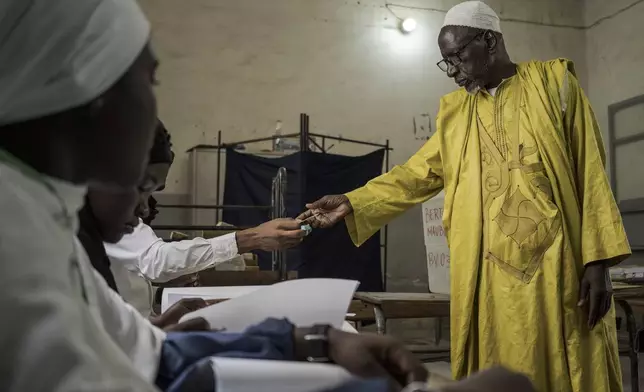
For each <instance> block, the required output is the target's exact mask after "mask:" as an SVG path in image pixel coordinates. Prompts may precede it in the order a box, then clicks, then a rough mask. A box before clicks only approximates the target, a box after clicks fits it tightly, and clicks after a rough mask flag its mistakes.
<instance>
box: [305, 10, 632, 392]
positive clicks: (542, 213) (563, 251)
mask: <svg viewBox="0 0 644 392" xmlns="http://www.w3.org/2000/svg"><path fill="white" fill-rule="evenodd" d="M438 41H439V46H440V49H441V54H442V56H443V60H442V61H441V62H439V63H438V65H439V67H440V68H441V69H442V70H443V71H445V72H446V73H447V75H448V76H449V77H450V78H453V79H454V80H455V81H456V83H457V84H458V85H459V86H460V87H461V88H460V89H458V90H457V91H455V92H453V93H451V94H448V95H446V96H444V97H443V98H442V100H441V106H440V111H439V114H438V120H437V132H436V134H435V135H434V136H433V137H432V138H431V139H430V140H429V141H428V142H427V143H426V144H425V145H424V146H423V147H422V148H421V150H420V151H418V152H417V153H416V154H415V155H414V156H413V157H411V159H410V160H409V161H408V162H407V163H405V164H403V165H400V166H396V167H394V168H393V169H392V170H391V171H390V172H388V173H386V174H384V175H382V176H380V177H378V178H375V179H374V180H372V181H370V182H369V183H368V184H367V185H365V186H364V187H362V188H360V189H357V190H355V191H353V192H350V193H348V194H346V195H332V196H325V197H324V198H322V199H320V200H318V201H317V202H315V203H312V204H309V205H307V207H308V208H309V210H308V211H307V212H305V213H303V214H302V215H300V217H298V218H299V219H306V220H308V221H309V222H311V223H312V225H313V226H314V227H329V226H331V225H333V224H335V223H337V222H338V221H340V220H342V219H344V220H345V222H346V225H347V228H348V230H349V234H350V235H351V238H352V240H353V242H354V243H355V244H356V245H360V244H362V243H363V242H364V241H365V240H366V239H367V238H369V237H370V236H371V235H373V234H374V233H376V232H377V230H378V229H380V228H381V227H382V226H383V225H385V224H386V223H388V222H389V221H391V220H392V219H394V218H395V217H397V216H398V215H400V214H402V213H403V212H405V211H406V210H408V209H409V208H410V207H412V206H414V205H416V204H419V203H422V202H424V201H426V200H427V199H429V198H431V197H433V196H435V195H436V194H437V193H438V192H440V191H441V190H443V189H444V190H445V207H444V215H443V220H444V222H443V223H444V226H445V229H446V232H447V238H448V242H449V245H450V253H451V255H450V258H451V263H452V264H451V289H452V294H451V331H452V332H451V349H452V354H451V357H452V370H453V375H454V377H455V378H457V379H460V378H463V377H465V376H467V375H468V374H471V373H473V372H475V371H477V370H479V369H485V368H489V367H491V366H493V365H504V366H507V367H509V368H511V369H513V370H516V371H520V372H523V373H525V374H527V375H529V376H530V377H531V379H532V381H533V382H534V384H535V386H536V388H537V390H538V391H539V392H589V391H595V392H606V391H610V392H620V391H622V381H621V370H620V365H619V359H618V349H617V337H616V328H615V314H614V306H613V302H612V298H611V285H610V278H609V276H608V270H607V268H608V267H610V266H612V265H614V264H616V263H618V262H620V261H622V260H623V259H625V258H626V257H627V256H628V255H629V254H630V248H629V244H628V240H627V238H626V235H625V232H624V228H623V225H622V221H621V217H620V214H619V210H618V208H617V205H616V203H615V200H614V198H613V195H612V192H611V189H610V186H609V182H608V179H607V176H606V174H605V171H604V161H605V156H604V147H603V142H602V139H601V135H600V130H599V128H598V126H597V123H596V121H595V117H594V114H593V112H592V109H591V107H590V104H589V103H588V100H587V98H586V96H585V95H584V93H583V91H582V90H581V88H580V86H579V84H578V81H577V79H576V77H575V72H574V67H573V64H572V63H571V62H569V61H567V60H563V59H560V60H553V61H548V62H536V61H535V62H528V63H522V64H514V63H513V62H512V61H511V60H510V57H509V55H508V53H507V52H506V49H505V44H504V39H503V35H502V34H501V29H500V22H499V18H498V16H496V14H495V13H494V11H492V9H490V8H489V7H488V6H487V5H485V4H484V3H481V2H478V1H471V2H466V3H462V4H459V5H457V6H456V7H454V8H453V9H452V10H450V11H449V12H448V14H447V16H446V18H445V25H444V27H443V29H442V30H441V33H440V35H439V40H438Z"/></svg>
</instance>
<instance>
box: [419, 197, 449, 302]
mask: <svg viewBox="0 0 644 392" xmlns="http://www.w3.org/2000/svg"><path fill="white" fill-rule="evenodd" d="M444 203H445V194H444V193H443V192H441V193H439V194H438V195H436V197H434V198H433V199H431V200H429V201H426V202H425V203H423V235H424V237H425V252H426V254H427V276H428V279H429V291H431V292H432V293H438V294H449V293H450V291H449V248H448V247H447V238H446V236H445V230H444V229H443V204H444Z"/></svg>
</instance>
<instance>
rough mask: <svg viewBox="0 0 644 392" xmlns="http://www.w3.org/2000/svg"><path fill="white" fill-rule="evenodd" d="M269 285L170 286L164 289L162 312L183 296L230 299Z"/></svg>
mask: <svg viewBox="0 0 644 392" xmlns="http://www.w3.org/2000/svg"><path fill="white" fill-rule="evenodd" d="M266 287H267V286H218V287H168V288H164V289H163V296H162V297H161V312H162V313H163V312H165V311H166V310H168V308H169V307H170V306H172V305H174V304H175V303H176V302H179V301H180V300H181V299H182V298H203V299H228V298H235V297H239V296H240V295H245V294H248V293H252V292H253V291H255V290H258V289H261V288H266Z"/></svg>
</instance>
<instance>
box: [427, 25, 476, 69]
mask: <svg viewBox="0 0 644 392" xmlns="http://www.w3.org/2000/svg"><path fill="white" fill-rule="evenodd" d="M483 34H485V32H483V33H479V34H476V35H475V36H474V37H473V38H472V39H471V40H469V41H468V42H467V43H466V44H465V45H463V46H461V47H460V48H459V49H458V50H457V51H456V52H455V53H454V54H453V55H450V56H448V57H447V58H444V59H442V60H441V61H439V62H438V63H436V65H437V66H438V68H439V69H440V70H441V71H443V72H447V71H449V67H457V66H459V65H461V63H462V62H463V60H461V53H462V52H463V51H464V50H465V48H467V46H468V45H469V44H471V43H472V42H474V41H475V40H476V39H477V38H478V37H480V36H481V35H483Z"/></svg>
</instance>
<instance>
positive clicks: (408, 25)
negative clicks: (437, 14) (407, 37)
mask: <svg viewBox="0 0 644 392" xmlns="http://www.w3.org/2000/svg"><path fill="white" fill-rule="evenodd" d="M400 27H401V28H402V31H403V32H405V33H411V32H412V31H414V30H416V20H415V19H412V18H407V19H405V20H403V21H402V23H401V24H400Z"/></svg>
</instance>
